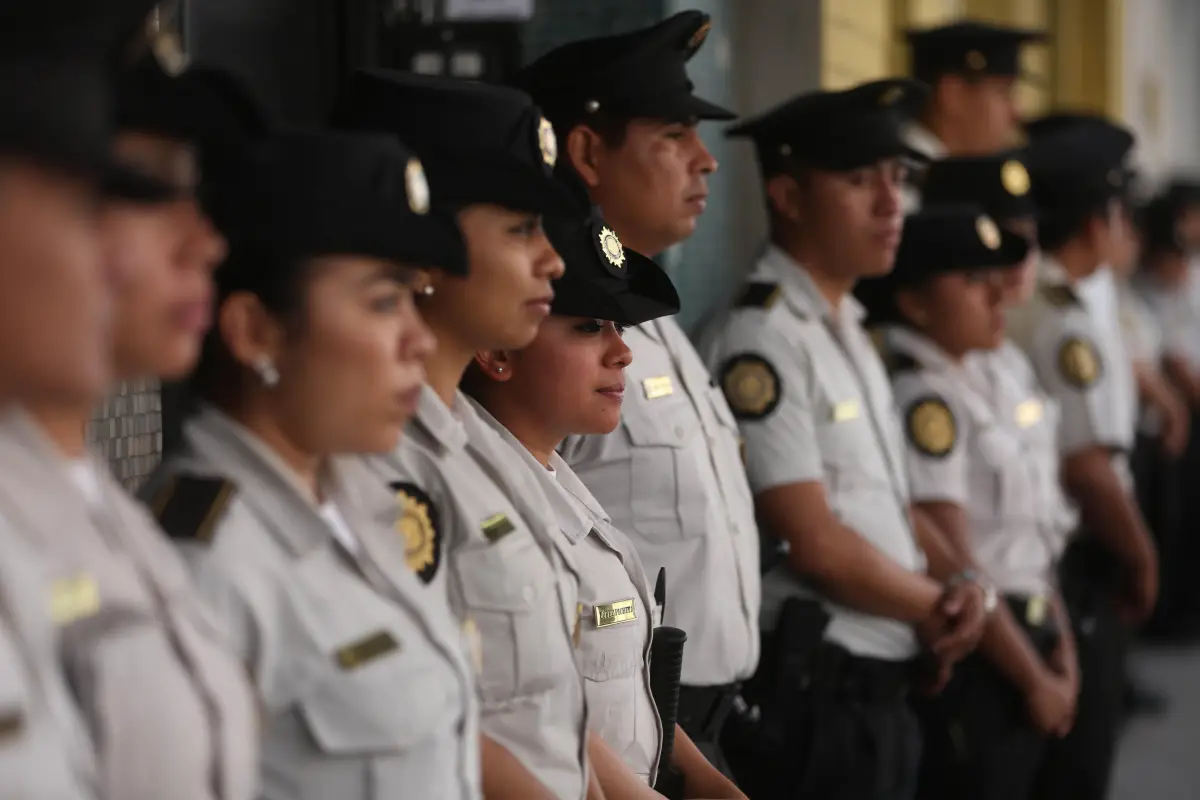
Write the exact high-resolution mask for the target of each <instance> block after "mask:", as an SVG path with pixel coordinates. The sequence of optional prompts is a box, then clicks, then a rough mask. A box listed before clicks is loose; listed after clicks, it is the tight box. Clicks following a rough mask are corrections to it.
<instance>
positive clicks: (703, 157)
mask: <svg viewBox="0 0 1200 800" xmlns="http://www.w3.org/2000/svg"><path fill="white" fill-rule="evenodd" d="M692 135H693V136H695V137H696V148H697V153H696V164H697V170H698V171H699V172H700V173H702V174H704V175H711V174H713V173H714V172H716V171H717V168H718V167H719V166H720V163H719V162H718V161H717V157H716V156H714V155H713V154H712V151H711V150H709V149H708V145H706V144H704V140H703V139H701V138H700V135H699V134H697V133H696V132H695V131H693V132H692Z"/></svg>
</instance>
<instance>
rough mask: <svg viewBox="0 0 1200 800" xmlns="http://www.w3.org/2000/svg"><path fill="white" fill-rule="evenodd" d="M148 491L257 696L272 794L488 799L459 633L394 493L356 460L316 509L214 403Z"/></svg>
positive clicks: (335, 473) (333, 475)
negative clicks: (411, 563) (409, 538)
mask: <svg viewBox="0 0 1200 800" xmlns="http://www.w3.org/2000/svg"><path fill="white" fill-rule="evenodd" d="M184 436H185V449H184V450H183V451H182V452H181V453H179V454H177V455H174V456H172V457H171V458H170V459H169V460H168V461H167V462H166V463H164V464H163V465H160V467H159V469H158V471H157V472H156V473H155V475H154V476H153V477H152V479H151V481H150V483H149V484H148V485H147V487H146V496H147V497H150V498H151V499H152V502H153V503H154V504H155V506H156V508H157V509H158V513H159V516H160V519H161V520H162V522H163V525H164V527H166V528H167V530H168V532H169V533H170V534H171V535H172V536H174V537H176V542H177V543H178V545H179V546H180V548H181V550H182V552H183V553H184V555H185V556H186V557H187V559H188V562H189V565H190V566H191V568H192V571H193V574H194V576H195V579H196V582H197V584H198V585H199V587H200V590H201V592H202V593H203V594H204V596H205V598H206V599H207V600H208V601H209V602H210V603H211V605H212V608H213V609H214V611H215V612H216V614H217V616H218V617H219V618H220V620H221V621H222V624H223V627H224V629H225V630H226V631H227V632H228V634H229V636H230V638H231V641H232V642H233V643H234V646H235V647H236V649H237V652H238V654H239V655H240V656H241V658H242V660H243V662H244V663H245V665H246V668H247V670H248V671H249V673H250V675H251V676H252V677H253V679H254V682H255V684H256V685H257V687H258V690H259V693H260V696H261V700H262V711H263V725H262V728H263V735H264V741H263V755H262V784H263V785H262V791H261V795H260V796H261V797H262V798H264V800H330V798H338V800H391V798H399V797H410V796H420V797H422V798H438V800H477V799H478V798H479V797H480V796H481V790H480V774H479V728H478V704H477V701H476V698H475V688H474V677H473V675H472V672H471V668H470V664H469V656H468V649H467V646H466V642H465V639H464V637H463V635H462V631H461V627H460V626H459V624H458V622H457V621H456V620H455V619H454V618H453V617H452V616H451V614H450V612H449V609H448V608H447V607H446V605H445V601H444V599H443V598H442V597H440V596H438V595H437V594H436V593H435V592H433V591H432V590H431V589H429V588H428V587H426V586H423V585H421V584H420V582H419V581H417V580H416V578H415V577H414V576H413V575H412V573H411V572H410V571H409V570H408V568H407V566H406V565H405V563H404V544H403V540H402V538H401V537H400V536H399V535H398V533H397V531H396V527H397V526H396V520H395V518H396V508H395V503H394V501H393V498H392V496H391V494H390V493H389V492H387V491H386V490H385V489H384V488H383V487H382V486H380V485H379V482H378V481H377V480H376V478H375V476H374V475H373V474H372V473H370V472H369V471H367V470H366V469H365V468H364V467H363V465H362V463H361V462H360V461H359V460H358V459H353V460H352V461H350V462H348V463H343V462H338V463H336V464H333V465H331V466H330V468H329V470H328V472H327V474H326V475H325V478H324V484H325V486H324V492H325V495H326V496H325V503H324V505H323V506H318V505H316V503H315V502H314V501H313V500H312V499H311V496H310V493H309V492H307V491H306V490H304V489H303V488H302V487H301V486H300V484H299V482H298V479H297V478H296V477H295V473H294V472H293V471H292V470H291V469H290V468H288V467H287V466H286V465H285V464H284V463H283V461H282V460H281V459H280V458H278V456H276V455H275V453H274V452H273V451H271V450H270V449H269V448H268V447H267V446H266V445H265V444H264V443H263V442H261V441H260V440H259V439H257V438H256V437H255V436H254V435H253V434H251V433H250V432H249V431H247V430H246V429H245V428H243V427H242V426H240V425H238V424H237V423H236V422H234V421H233V420H232V419H230V418H229V417H227V416H226V415H224V414H223V413H221V412H220V411H217V410H216V409H213V408H207V409H205V410H204V411H202V412H201V413H200V414H198V415H197V416H196V417H194V418H193V419H192V420H190V421H189V422H188V424H187V426H186V427H185V432H184Z"/></svg>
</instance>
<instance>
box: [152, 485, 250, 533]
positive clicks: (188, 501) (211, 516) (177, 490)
mask: <svg viewBox="0 0 1200 800" xmlns="http://www.w3.org/2000/svg"><path fill="white" fill-rule="evenodd" d="M236 493H237V487H236V486H235V485H234V484H233V483H232V482H231V481H227V480H225V479H224V478H202V477H199V476H196V475H176V476H175V477H173V478H171V480H170V481H168V482H167V484H166V485H165V486H163V487H162V488H161V489H160V490H159V491H158V492H157V493H156V494H155V495H154V498H153V500H152V501H151V504H150V508H151V510H152V511H153V512H154V516H155V518H156V519H158V524H159V526H160V527H161V528H162V529H163V530H164V531H166V533H167V536H170V537H171V538H172V539H188V540H192V541H198V542H209V541H212V537H213V533H214V531H215V530H216V527H217V523H218V522H220V521H221V517H222V516H223V515H224V514H225V509H226V508H227V507H228V506H229V501H230V500H232V499H233V496H234V494H236Z"/></svg>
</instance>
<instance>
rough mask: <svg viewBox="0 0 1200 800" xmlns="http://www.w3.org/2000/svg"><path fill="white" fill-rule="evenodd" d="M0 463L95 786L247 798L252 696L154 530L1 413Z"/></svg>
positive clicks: (155, 799)
mask: <svg viewBox="0 0 1200 800" xmlns="http://www.w3.org/2000/svg"><path fill="white" fill-rule="evenodd" d="M0 464H8V465H14V464H19V465H20V468H19V469H11V468H10V469H6V470H5V471H4V472H3V475H0V513H3V515H4V516H5V517H6V518H7V519H8V520H9V522H10V524H11V526H12V527H13V529H14V530H15V531H17V532H19V533H21V534H24V535H25V536H26V541H27V543H28V544H29V545H31V546H32V547H33V548H34V549H35V550H36V551H37V553H38V556H39V558H40V559H41V561H42V563H43V564H44V565H45V573H46V579H47V581H48V582H49V583H48V585H47V586H46V587H45V591H46V592H47V593H53V594H55V595H56V599H55V622H56V623H57V626H58V630H57V633H58V637H59V642H60V646H59V656H60V658H61V663H62V666H63V669H64V671H65V672H66V675H67V676H68V680H69V682H70V685H71V687H72V689H73V692H74V697H75V701H76V703H77V704H78V706H79V708H80V710H81V712H82V714H83V717H84V718H85V719H86V721H87V724H88V726H89V730H90V732H91V735H92V738H93V741H94V742H95V744H96V750H97V757H98V760H99V769H100V786H101V791H100V795H101V796H102V797H106V798H120V800H162V798H171V800H249V798H252V797H254V796H255V794H256V791H257V788H258V780H257V779H258V737H257V729H256V723H255V700H254V695H253V692H252V690H251V687H250V685H249V681H248V680H247V678H246V675H245V672H244V670H243V668H242V665H241V663H240V662H239V661H238V659H237V657H236V656H235V655H234V654H233V653H232V652H231V651H230V649H229V643H228V641H227V639H226V637H225V636H224V635H223V633H222V631H221V629H220V627H219V626H218V624H217V622H216V620H215V619H214V618H213V617H212V615H211V613H210V612H209V609H208V608H207V607H206V605H205V604H204V603H203V601H202V600H201V597H200V595H199V593H198V592H197V591H196V588H195V586H194V585H193V584H192V582H191V580H190V579H189V576H188V574H187V571H186V568H185V567H184V564H183V562H182V560H181V559H180V558H179V555H178V554H177V553H176V552H175V551H174V549H173V548H172V547H171V544H170V542H168V541H167V539H166V537H165V536H163V533H162V530H161V529H160V528H159V527H158V525H157V524H155V521H154V520H153V519H152V518H151V517H150V515H149V514H148V513H147V512H146V510H145V509H144V508H143V507H142V506H141V505H140V504H139V503H137V502H136V501H135V500H134V499H133V498H131V497H129V496H128V495H127V494H125V492H124V490H123V489H121V487H120V486H119V485H118V484H117V483H116V481H115V480H114V479H113V478H112V476H111V475H109V473H108V471H107V469H106V468H105V467H104V466H103V465H102V464H101V463H100V461H99V460H98V459H97V460H95V461H93V462H92V463H77V464H73V465H72V464H69V463H67V462H65V461H64V460H63V459H62V458H61V457H60V456H59V455H58V453H57V451H56V450H55V449H54V447H53V445H52V444H51V443H50V441H49V440H48V439H47V438H46V437H45V436H44V435H43V433H42V431H41V430H40V429H39V428H38V427H37V426H36V425H35V424H34V423H33V421H32V420H30V419H28V418H27V417H25V416H23V415H22V414H19V413H11V414H8V415H7V416H6V417H5V418H4V419H3V421H2V422H0ZM73 474H74V476H75V478H76V479H77V481H76V482H73V480H72V475H73Z"/></svg>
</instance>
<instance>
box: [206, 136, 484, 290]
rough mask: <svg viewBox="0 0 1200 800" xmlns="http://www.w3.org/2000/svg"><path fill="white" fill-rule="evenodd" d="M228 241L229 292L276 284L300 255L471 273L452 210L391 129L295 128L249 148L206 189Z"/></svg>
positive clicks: (225, 283) (225, 274)
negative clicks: (435, 198)
mask: <svg viewBox="0 0 1200 800" xmlns="http://www.w3.org/2000/svg"><path fill="white" fill-rule="evenodd" d="M204 201H205V208H206V210H207V211H208V212H209V213H210V215H211V216H212V219H213V222H214V223H215V224H216V225H217V227H218V228H219V229H220V230H221V232H222V233H223V234H224V235H225V237H226V238H227V239H228V241H229V248H230V255H231V258H230V262H229V264H228V265H227V266H224V267H222V268H221V269H220V270H218V283H219V285H220V286H221V287H222V289H223V291H225V292H229V291H235V290H237V289H247V290H250V291H254V290H255V289H257V288H260V287H263V286H266V285H271V284H273V283H274V282H277V281H280V280H283V279H284V278H285V277H286V276H284V275H281V274H279V272H278V270H281V269H291V268H293V267H294V265H295V263H296V262H297V261H299V260H302V259H306V258H314V257H318V256H326V255H360V256H372V257H375V258H380V259H385V260H388V261H396V262H401V263H405V264H408V265H412V266H420V267H440V268H442V269H445V270H447V271H450V272H455V273H457V274H466V248H465V245H464V243H463V240H462V236H461V234H460V233H459V230H458V227H457V225H456V224H455V222H454V220H453V217H452V216H450V215H448V214H437V213H432V212H431V211H430V208H429V186H428V184H427V183H426V179H425V174H424V171H423V169H422V167H421V162H420V161H419V160H418V158H417V157H416V155H415V154H414V153H413V152H411V151H410V150H408V149H407V148H405V147H404V146H403V145H401V144H400V142H399V141H398V140H397V139H396V138H395V137H393V136H388V135H386V134H364V133H332V132H325V131H321V132H308V131H292V132H281V133H278V134H276V135H274V136H272V137H270V138H268V139H266V140H264V141H262V142H260V143H258V144H257V145H254V146H252V147H250V148H248V149H247V150H246V152H245V153H244V157H243V160H242V164H241V166H240V168H239V169H237V170H228V171H226V172H224V173H223V174H222V175H221V179H220V180H217V181H214V182H212V183H211V184H209V185H207V186H206V187H205V191H204Z"/></svg>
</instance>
